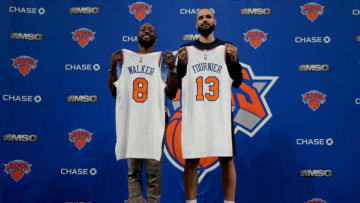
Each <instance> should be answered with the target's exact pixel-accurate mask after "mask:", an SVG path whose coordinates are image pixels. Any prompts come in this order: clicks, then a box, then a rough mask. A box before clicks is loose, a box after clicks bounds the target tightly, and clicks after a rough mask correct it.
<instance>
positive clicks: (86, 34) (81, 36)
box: [71, 28, 95, 48]
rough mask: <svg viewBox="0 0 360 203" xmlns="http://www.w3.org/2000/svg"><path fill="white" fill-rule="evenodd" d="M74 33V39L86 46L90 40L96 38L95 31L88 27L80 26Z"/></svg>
mask: <svg viewBox="0 0 360 203" xmlns="http://www.w3.org/2000/svg"><path fill="white" fill-rule="evenodd" d="M71 33H72V35H73V36H72V39H73V40H74V41H77V42H78V44H79V45H80V46H81V47H82V48H84V47H86V46H87V45H88V44H89V41H93V40H94V39H95V36H94V35H95V32H93V31H91V30H89V29H87V28H79V29H77V30H75V32H71Z"/></svg>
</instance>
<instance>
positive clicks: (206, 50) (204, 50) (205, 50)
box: [191, 45, 221, 52]
mask: <svg viewBox="0 0 360 203" xmlns="http://www.w3.org/2000/svg"><path fill="white" fill-rule="evenodd" d="M191 46H192V47H194V48H195V49H196V50H198V51H202V52H208V51H212V50H214V49H216V48H218V46H217V47H214V48H212V49H209V50H208V49H203V50H201V49H198V48H196V47H195V46H194V45H191ZM219 46H221V45H219Z"/></svg>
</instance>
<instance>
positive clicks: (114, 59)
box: [110, 50, 122, 71]
mask: <svg viewBox="0 0 360 203" xmlns="http://www.w3.org/2000/svg"><path fill="white" fill-rule="evenodd" d="M121 57H122V56H121V50H118V51H116V52H114V53H113V54H112V56H111V63H110V69H111V70H112V71H116V66H117V63H118V61H121Z"/></svg>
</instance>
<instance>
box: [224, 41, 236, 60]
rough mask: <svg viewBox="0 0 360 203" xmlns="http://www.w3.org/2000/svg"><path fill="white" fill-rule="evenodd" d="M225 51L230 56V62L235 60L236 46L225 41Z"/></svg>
mask: <svg viewBox="0 0 360 203" xmlns="http://www.w3.org/2000/svg"><path fill="white" fill-rule="evenodd" d="M225 46H226V53H227V54H229V56H230V61H231V62H237V48H236V46H234V45H232V44H228V43H225Z"/></svg>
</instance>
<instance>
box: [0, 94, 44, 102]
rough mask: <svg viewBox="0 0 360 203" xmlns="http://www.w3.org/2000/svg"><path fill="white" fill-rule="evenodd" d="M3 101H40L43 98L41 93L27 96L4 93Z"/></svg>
mask: <svg viewBox="0 0 360 203" xmlns="http://www.w3.org/2000/svg"><path fill="white" fill-rule="evenodd" d="M2 99H3V101H9V102H29V103H31V102H33V101H34V102H36V103H40V102H41V100H42V98H41V96H40V95H36V96H27V95H9V94H4V95H3V97H2Z"/></svg>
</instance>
